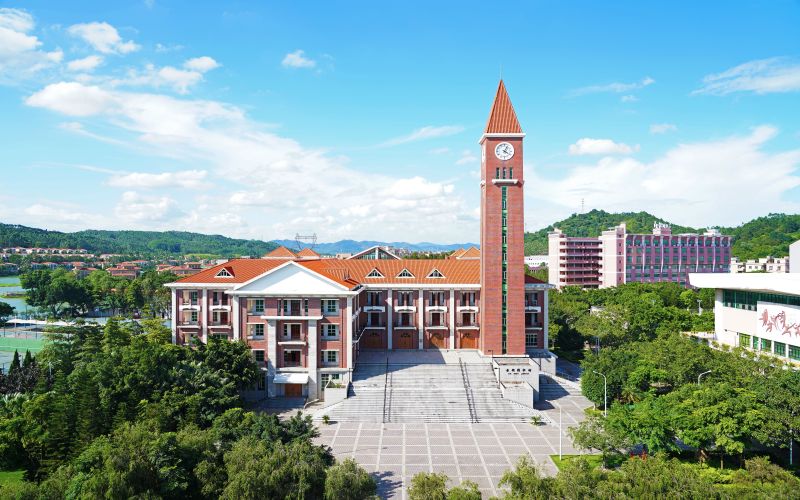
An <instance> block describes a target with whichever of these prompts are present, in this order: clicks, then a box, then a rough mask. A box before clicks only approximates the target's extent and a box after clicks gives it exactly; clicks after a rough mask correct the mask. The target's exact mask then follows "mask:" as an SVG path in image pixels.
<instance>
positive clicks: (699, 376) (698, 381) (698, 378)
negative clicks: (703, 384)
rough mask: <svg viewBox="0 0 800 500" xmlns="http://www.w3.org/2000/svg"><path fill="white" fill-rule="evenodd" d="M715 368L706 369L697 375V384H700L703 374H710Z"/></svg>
mask: <svg viewBox="0 0 800 500" xmlns="http://www.w3.org/2000/svg"><path fill="white" fill-rule="evenodd" d="M713 371H714V370H708V371H704V372H703V373H701V374H700V375H698V376H697V385H700V379H701V378H703V375H708V374H709V373H711V372H713Z"/></svg>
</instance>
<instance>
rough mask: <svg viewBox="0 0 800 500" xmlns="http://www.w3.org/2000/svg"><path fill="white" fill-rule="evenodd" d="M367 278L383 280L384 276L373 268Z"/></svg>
mask: <svg viewBox="0 0 800 500" xmlns="http://www.w3.org/2000/svg"><path fill="white" fill-rule="evenodd" d="M365 278H383V275H382V274H381V272H380V271H378V269H377V268H374V267H373V268H372V271H370V272H369V273H367V275H366V276H365Z"/></svg>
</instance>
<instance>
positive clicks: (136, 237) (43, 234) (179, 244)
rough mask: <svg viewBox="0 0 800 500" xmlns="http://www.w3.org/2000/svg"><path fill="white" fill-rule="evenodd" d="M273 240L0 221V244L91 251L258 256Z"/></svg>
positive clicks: (269, 248)
mask: <svg viewBox="0 0 800 500" xmlns="http://www.w3.org/2000/svg"><path fill="white" fill-rule="evenodd" d="M275 246H276V245H275V244H274V243H271V242H266V241H258V240H239V239H234V238H228V237H226V236H220V235H218V234H215V235H208V234H200V233H189V232H185V231H164V232H161V231H100V230H95V229H89V230H85V231H77V232H74V233H62V232H60V231H48V230H46V229H37V228H33V227H26V226H20V225H14V224H0V247H50V248H85V249H86V250H89V251H90V252H91V253H96V254H100V253H121V254H147V255H152V254H165V255H185V254H206V255H214V256H220V257H237V256H241V255H251V256H261V255H263V254H265V253H267V252H269V251H270V250H272V249H274V248H275Z"/></svg>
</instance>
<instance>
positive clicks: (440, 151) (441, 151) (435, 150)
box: [430, 147, 450, 155]
mask: <svg viewBox="0 0 800 500" xmlns="http://www.w3.org/2000/svg"><path fill="white" fill-rule="evenodd" d="M449 152H450V148H447V147H444V148H433V149H431V150H430V153H431V154H432V155H444V154H447V153H449Z"/></svg>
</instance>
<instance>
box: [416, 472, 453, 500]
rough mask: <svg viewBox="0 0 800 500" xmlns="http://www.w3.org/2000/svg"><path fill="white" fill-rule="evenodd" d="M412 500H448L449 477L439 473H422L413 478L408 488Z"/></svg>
mask: <svg viewBox="0 0 800 500" xmlns="http://www.w3.org/2000/svg"><path fill="white" fill-rule="evenodd" d="M408 498H409V499H410V500H446V499H447V475H445V474H442V473H438V472H420V473H418V474H416V475H415V476H414V477H413V478H411V487H410V488H408Z"/></svg>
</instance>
